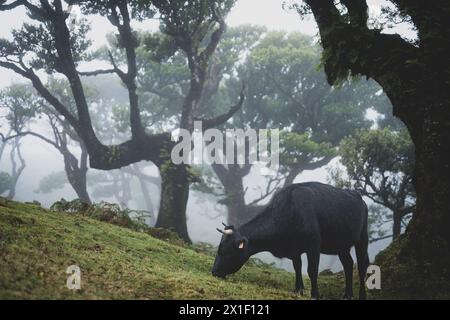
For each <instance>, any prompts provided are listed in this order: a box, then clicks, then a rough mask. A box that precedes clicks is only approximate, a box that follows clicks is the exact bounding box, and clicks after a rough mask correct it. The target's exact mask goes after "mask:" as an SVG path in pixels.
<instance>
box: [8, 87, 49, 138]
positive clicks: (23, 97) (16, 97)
mask: <svg viewBox="0 0 450 320" xmlns="http://www.w3.org/2000/svg"><path fill="white" fill-rule="evenodd" d="M0 108H1V109H5V111H6V115H5V119H6V120H7V122H8V125H9V128H10V129H12V130H13V131H14V132H15V133H19V132H21V131H22V130H23V129H24V128H25V127H26V126H27V125H28V124H29V123H30V122H31V121H32V120H34V119H35V118H36V117H38V114H39V112H40V110H41V105H40V103H39V101H36V99H35V93H34V90H33V89H32V88H31V87H30V86H29V85H27V84H12V85H10V86H9V87H6V88H4V89H2V90H1V91H0Z"/></svg>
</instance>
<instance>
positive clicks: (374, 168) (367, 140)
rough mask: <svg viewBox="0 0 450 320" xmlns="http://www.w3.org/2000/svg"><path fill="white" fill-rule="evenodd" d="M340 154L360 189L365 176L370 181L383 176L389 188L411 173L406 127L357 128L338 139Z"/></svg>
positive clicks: (410, 146) (411, 149) (411, 156)
mask: <svg viewBox="0 0 450 320" xmlns="http://www.w3.org/2000/svg"><path fill="white" fill-rule="evenodd" d="M340 154H341V156H342V160H341V161H342V164H343V165H344V166H345V167H346V168H347V172H348V174H349V176H350V178H351V179H353V180H355V181H356V183H357V185H356V187H357V188H358V189H364V184H363V183H364V180H365V178H366V177H373V178H374V180H379V179H383V177H385V179H387V180H388V181H387V182H386V185H387V186H389V187H390V188H391V189H392V190H393V189H395V188H397V187H398V186H399V184H400V183H401V182H402V177H403V176H407V177H411V176H412V170H413V163H414V146H413V144H412V141H411V138H410V137H409V134H408V132H407V131H406V130H403V131H401V132H393V131H391V130H389V129H382V130H367V131H359V132H358V133H356V134H355V135H353V136H351V137H348V138H346V139H344V140H343V141H342V143H341V145H340Z"/></svg>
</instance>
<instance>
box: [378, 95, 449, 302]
mask: <svg viewBox="0 0 450 320" xmlns="http://www.w3.org/2000/svg"><path fill="white" fill-rule="evenodd" d="M441 101H442V99H441ZM424 110H425V112H423V114H422V116H421V117H416V119H415V121H416V124H417V123H418V122H420V123H421V124H422V125H421V126H413V125H411V122H409V121H413V119H402V120H403V121H404V122H405V123H406V124H407V126H408V128H409V129H410V133H411V137H412V139H413V140H414V144H415V146H416V163H415V175H414V176H415V179H414V185H415V188H416V192H417V202H416V211H415V213H414V215H413V217H412V219H411V222H410V223H409V225H408V227H407V229H406V232H405V233H404V234H403V235H401V236H400V237H398V239H397V240H396V241H394V242H393V243H392V244H391V245H390V247H388V248H387V249H386V250H384V251H383V252H381V253H380V254H379V255H378V256H377V258H376V261H375V263H376V264H379V265H380V266H381V268H382V270H383V275H384V278H385V280H384V282H385V283H386V285H385V290H387V292H390V294H391V295H392V297H397V298H398V297H406V298H434V297H436V298H437V297H440V294H441V295H442V294H443V293H445V292H447V293H448V292H449V290H450V272H449V266H450V170H449V166H450V150H449V146H450V144H449V141H450V126H449V123H448V121H447V123H445V121H443V120H444V119H450V107H447V108H443V107H442V108H440V105H439V104H436V105H435V106H433V107H431V106H430V108H424ZM431 110H433V111H432V112H430V111H431ZM385 292H386V291H385ZM385 297H389V294H388V295H385Z"/></svg>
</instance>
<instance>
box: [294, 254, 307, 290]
mask: <svg viewBox="0 0 450 320" xmlns="http://www.w3.org/2000/svg"><path fill="white" fill-rule="evenodd" d="M292 264H293V265H294V270H295V289H294V291H295V293H300V295H301V296H303V290H304V289H305V287H304V285H303V278H302V257H301V256H297V257H295V258H292Z"/></svg>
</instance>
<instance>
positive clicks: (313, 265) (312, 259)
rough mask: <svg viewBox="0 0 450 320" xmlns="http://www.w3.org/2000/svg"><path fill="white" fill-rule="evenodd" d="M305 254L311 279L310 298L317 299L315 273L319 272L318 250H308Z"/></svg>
mask: <svg viewBox="0 0 450 320" xmlns="http://www.w3.org/2000/svg"><path fill="white" fill-rule="evenodd" d="M306 255H307V258H308V276H309V279H310V281H311V299H319V289H318V287H317V275H318V274H319V260H320V250H318V249H314V250H310V251H308V252H307V253H306Z"/></svg>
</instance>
